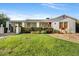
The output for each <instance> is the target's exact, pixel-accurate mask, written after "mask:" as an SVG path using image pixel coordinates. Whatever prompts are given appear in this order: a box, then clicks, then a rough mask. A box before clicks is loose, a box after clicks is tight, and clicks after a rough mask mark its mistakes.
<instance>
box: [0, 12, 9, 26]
mask: <svg viewBox="0 0 79 59" xmlns="http://www.w3.org/2000/svg"><path fill="white" fill-rule="evenodd" d="M6 21H9V18H8V17H7V16H6V15H5V14H3V13H2V14H0V25H1V24H3V26H4V27H6Z"/></svg>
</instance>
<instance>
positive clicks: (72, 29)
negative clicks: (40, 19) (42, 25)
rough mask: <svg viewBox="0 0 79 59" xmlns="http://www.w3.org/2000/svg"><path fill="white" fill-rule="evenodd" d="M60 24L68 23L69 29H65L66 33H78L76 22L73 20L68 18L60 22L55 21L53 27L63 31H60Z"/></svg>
mask: <svg viewBox="0 0 79 59" xmlns="http://www.w3.org/2000/svg"><path fill="white" fill-rule="evenodd" d="M59 22H68V28H67V29H65V31H67V33H75V32H76V25H75V23H76V21H75V20H72V19H70V18H66V19H63V20H60V21H54V22H53V23H52V27H53V28H54V29H56V30H59V31H62V30H61V29H59Z"/></svg>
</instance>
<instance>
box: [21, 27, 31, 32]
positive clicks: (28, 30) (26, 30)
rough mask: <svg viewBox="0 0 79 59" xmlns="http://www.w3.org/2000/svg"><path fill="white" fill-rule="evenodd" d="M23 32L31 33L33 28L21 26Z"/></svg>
mask: <svg viewBox="0 0 79 59" xmlns="http://www.w3.org/2000/svg"><path fill="white" fill-rule="evenodd" d="M21 33H31V29H30V28H24V27H22V28H21Z"/></svg>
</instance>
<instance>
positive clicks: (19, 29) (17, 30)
mask: <svg viewBox="0 0 79 59" xmlns="http://www.w3.org/2000/svg"><path fill="white" fill-rule="evenodd" d="M20 32H21V28H20V27H19V24H16V34H19V33H20Z"/></svg>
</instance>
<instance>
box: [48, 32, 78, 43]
mask: <svg viewBox="0 0 79 59" xmlns="http://www.w3.org/2000/svg"><path fill="white" fill-rule="evenodd" d="M49 35H50V36H52V37H55V38H59V39H62V40H66V41H71V42H75V43H79V33H76V34H49Z"/></svg>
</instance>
